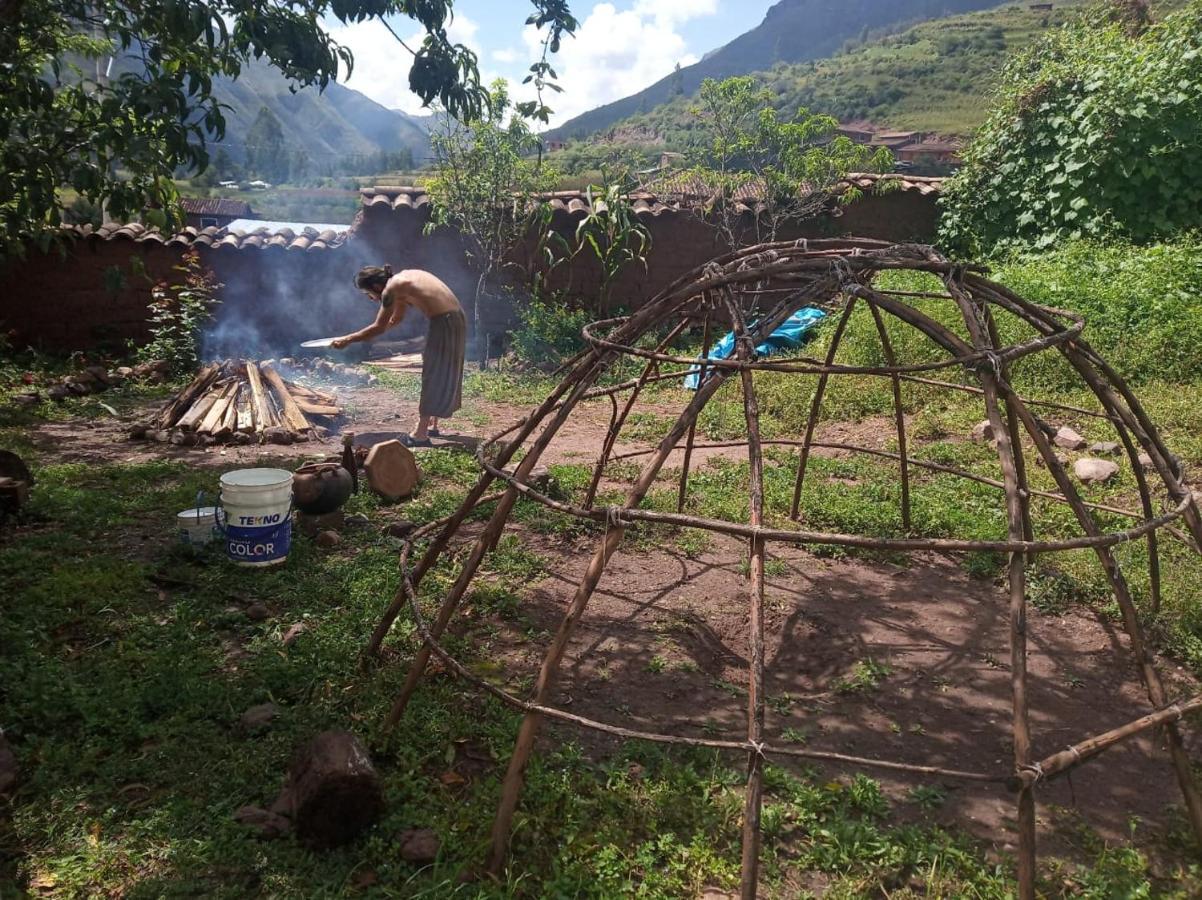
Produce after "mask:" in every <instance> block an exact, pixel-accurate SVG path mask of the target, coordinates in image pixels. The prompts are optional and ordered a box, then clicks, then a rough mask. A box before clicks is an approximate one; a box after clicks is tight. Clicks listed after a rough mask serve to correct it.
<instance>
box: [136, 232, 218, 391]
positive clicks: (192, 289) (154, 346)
mask: <svg viewBox="0 0 1202 900" xmlns="http://www.w3.org/2000/svg"><path fill="white" fill-rule="evenodd" d="M175 271H176V272H178V273H179V280H178V281H177V282H176V283H175V284H167V283H166V282H161V283H159V284H156V285H155V286H154V287H153V288H152V289H151V298H152V299H151V301H150V318H149V323H150V325H149V329H150V335H151V337H150V341H149V342H148V343H146V344H145V345H144V346H142V347H139V348H138V349H137V354H136V355H137V358H138V359H140V360H143V361H150V360H156V359H165V360H167V361H168V362H170V363H171V370H172V371H173V372H174V373H176V374H183V373H186V372H191V371H192V370H193V369H195V368H196V364H197V361H198V359H199V352H200V338H201V333H202V332H203V331H204V328H205V326H206V325H208V323H209V322H211V321H212V320H213V307H214V306H216V305H217V304H218V303H219V302H220V301H219V300H218V299H217V292H218V291H220V290H221V288H222V287H223V285H222V284H221V283H220V282H218V281H217V278H216V276H215V275H214V274H213V273H212V272H211V271H210V270H209V269H207V268H205V266H204V264H203V263H201V261H200V254H199V253H197V252H196V251H195V250H192V251H189V252H188V253H185V254H184V256H183V259H182V260H181V262H180V264H179V265H178V266H176V267H175Z"/></svg>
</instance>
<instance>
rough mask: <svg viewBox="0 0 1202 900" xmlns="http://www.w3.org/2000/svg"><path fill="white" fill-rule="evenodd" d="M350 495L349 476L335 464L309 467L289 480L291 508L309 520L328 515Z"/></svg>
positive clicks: (320, 464) (299, 470) (297, 472)
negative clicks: (290, 482) (290, 483)
mask: <svg viewBox="0 0 1202 900" xmlns="http://www.w3.org/2000/svg"><path fill="white" fill-rule="evenodd" d="M350 495H351V473H350V472H348V471H347V470H346V469H344V468H343V467H342V466H341V465H339V464H338V463H330V462H322V463H310V464H309V465H307V466H301V467H300V468H299V469H297V470H296V472H295V473H294V474H293V476H292V500H293V504H294V505H295V506H296V508H297V509H299V510H300V511H301V512H303V513H306V514H308V515H311V516H324V515H325V514H326V513H332V512H333V511H334V510H336V509H338V508H339V507H340V506H342V504H344V503H346V501H347V498H348V497H350Z"/></svg>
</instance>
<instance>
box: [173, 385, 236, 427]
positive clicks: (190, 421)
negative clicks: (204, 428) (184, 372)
mask: <svg viewBox="0 0 1202 900" xmlns="http://www.w3.org/2000/svg"><path fill="white" fill-rule="evenodd" d="M224 387H225V385H224V383H223V382H217V384H215V385H213V386H212V387H210V388H209V390H208V392H207V393H206V394H205V395H204V396H202V397H199V398H197V400H196V402H195V403H193V404H192V406H191V408H190V409H189V410H188V411H187V412H186V413H184V414H183V415H182V416H180V417H179V419H178V420H177V421H176V423H175V427H176V428H182V429H184V430H185V431H195V430H196V428H197V426H198V425H200V423H201V421H202V420H203V419H204V417H205V416H206V415H208V413H209V410H210V409H212V408H213V404H214V403H216V402H217V398H218V397H220V396H221V391H222V389H223V388H224Z"/></svg>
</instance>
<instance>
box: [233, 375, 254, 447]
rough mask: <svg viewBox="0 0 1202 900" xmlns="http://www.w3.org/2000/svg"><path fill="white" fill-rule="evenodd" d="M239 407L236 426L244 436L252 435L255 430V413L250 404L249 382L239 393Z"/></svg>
mask: <svg viewBox="0 0 1202 900" xmlns="http://www.w3.org/2000/svg"><path fill="white" fill-rule="evenodd" d="M236 405H237V419H238V421H237V425H236V426H235V427H236V428H237V429H238V430H239V431H240V432H242V433H243V434H250V433H251V432H252V431H254V430H255V411H254V407H253V406H252V405H251V402H250V382H249V381H247V382H246V383H245V384H243V386H242V390H240V391H239V392H238V403H237V404H236Z"/></svg>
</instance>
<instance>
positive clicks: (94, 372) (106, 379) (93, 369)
mask: <svg viewBox="0 0 1202 900" xmlns="http://www.w3.org/2000/svg"><path fill="white" fill-rule="evenodd" d="M84 371H85V372H87V373H88V374H89V375H91V376H92V377H93V378H94V379H96V380H97V381H99V382H100V383H101V384H103V385H104V386H105V387H111V386H112V384H113V379H112V377H111V376H110V375H109V370H108V369H106V368H105V367H104V366H88V367H87V368H86V369H84Z"/></svg>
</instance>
